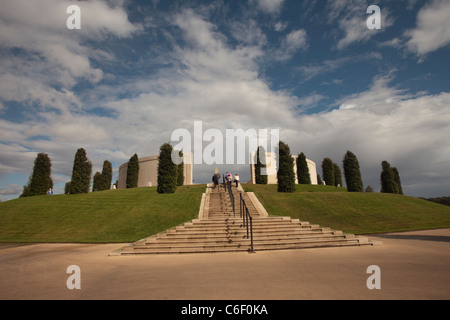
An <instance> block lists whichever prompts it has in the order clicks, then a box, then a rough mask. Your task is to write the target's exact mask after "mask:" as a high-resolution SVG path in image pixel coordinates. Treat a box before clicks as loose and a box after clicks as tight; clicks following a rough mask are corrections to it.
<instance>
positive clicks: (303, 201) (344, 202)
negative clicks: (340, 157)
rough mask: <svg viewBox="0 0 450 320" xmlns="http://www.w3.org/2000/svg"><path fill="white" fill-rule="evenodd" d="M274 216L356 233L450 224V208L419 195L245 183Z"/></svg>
mask: <svg viewBox="0 0 450 320" xmlns="http://www.w3.org/2000/svg"><path fill="white" fill-rule="evenodd" d="M244 188H245V189H246V191H253V192H255V194H256V196H257V197H258V199H259V200H260V201H261V203H262V204H263V205H264V207H265V208H266V210H267V212H268V213H269V214H270V215H275V216H290V217H293V218H298V219H300V220H303V221H309V222H310V223H313V224H320V225H321V226H324V227H330V228H333V229H337V230H342V231H345V232H348V233H354V234H370V233H383V232H393V231H408V230H420V229H436V228H449V227H450V207H449V206H444V205H440V204H436V203H432V202H430V201H426V200H421V199H418V198H413V197H407V196H399V195H393V194H381V193H350V192H347V191H346V189H345V188H336V187H329V186H312V185H309V186H306V185H297V190H296V192H295V193H292V194H288V193H278V192H277V186H276V185H265V186H263V185H244Z"/></svg>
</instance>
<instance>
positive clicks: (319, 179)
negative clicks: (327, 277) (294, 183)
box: [317, 174, 323, 186]
mask: <svg viewBox="0 0 450 320" xmlns="http://www.w3.org/2000/svg"><path fill="white" fill-rule="evenodd" d="M317 184H318V185H319V186H321V185H322V184H323V182H322V178H321V177H320V174H318V175H317Z"/></svg>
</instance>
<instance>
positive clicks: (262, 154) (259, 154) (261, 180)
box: [255, 147, 267, 184]
mask: <svg viewBox="0 0 450 320" xmlns="http://www.w3.org/2000/svg"><path fill="white" fill-rule="evenodd" d="M262 158H263V159H266V150H265V149H264V148H263V147H258V150H257V151H256V164H255V183H256V184H267V175H262V174H261V169H264V168H266V165H265V164H262V162H261V159H262ZM264 162H266V161H264Z"/></svg>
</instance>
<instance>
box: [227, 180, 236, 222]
mask: <svg viewBox="0 0 450 320" xmlns="http://www.w3.org/2000/svg"><path fill="white" fill-rule="evenodd" d="M228 195H229V196H230V201H231V207H232V209H233V216H234V218H236V210H235V208H234V194H233V191H231V186H229V188H228Z"/></svg>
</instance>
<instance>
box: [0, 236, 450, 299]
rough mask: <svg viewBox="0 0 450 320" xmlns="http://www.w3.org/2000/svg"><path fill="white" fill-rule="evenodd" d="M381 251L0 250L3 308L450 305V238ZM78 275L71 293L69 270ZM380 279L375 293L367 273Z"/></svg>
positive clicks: (393, 244) (409, 239) (407, 239)
mask: <svg viewBox="0 0 450 320" xmlns="http://www.w3.org/2000/svg"><path fill="white" fill-rule="evenodd" d="M369 238H370V239H373V240H380V241H382V242H383V244H382V245H381V246H374V247H371V246H368V247H367V246H366V247H345V248H320V249H304V250H286V251H261V252H257V253H255V254H248V253H215V254H183V255H133V256H109V253H110V252H111V251H112V250H115V249H117V248H120V247H121V246H123V244H97V245H96V244H34V245H25V246H7V245H0V299H2V300H7V299H150V300H162V299H170V300H172V299H175V300H180V299H186V300H211V299H214V300H215V299H217V300H236V299H242V300H291V299H294V300H297V299H450V229H439V230H424V231H414V232H404V233H391V234H383V235H377V236H373V235H371V236H370V237H369ZM71 265H77V266H79V267H80V270H81V290H69V289H68V288H67V286H66V280H67V279H68V277H69V276H70V274H67V273H66V270H67V267H68V266H71ZM371 265H377V266H379V267H380V269H381V290H369V289H368V288H367V286H366V281H367V279H368V277H369V276H370V275H369V274H367V273H366V270H367V268H368V267H369V266H371Z"/></svg>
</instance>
